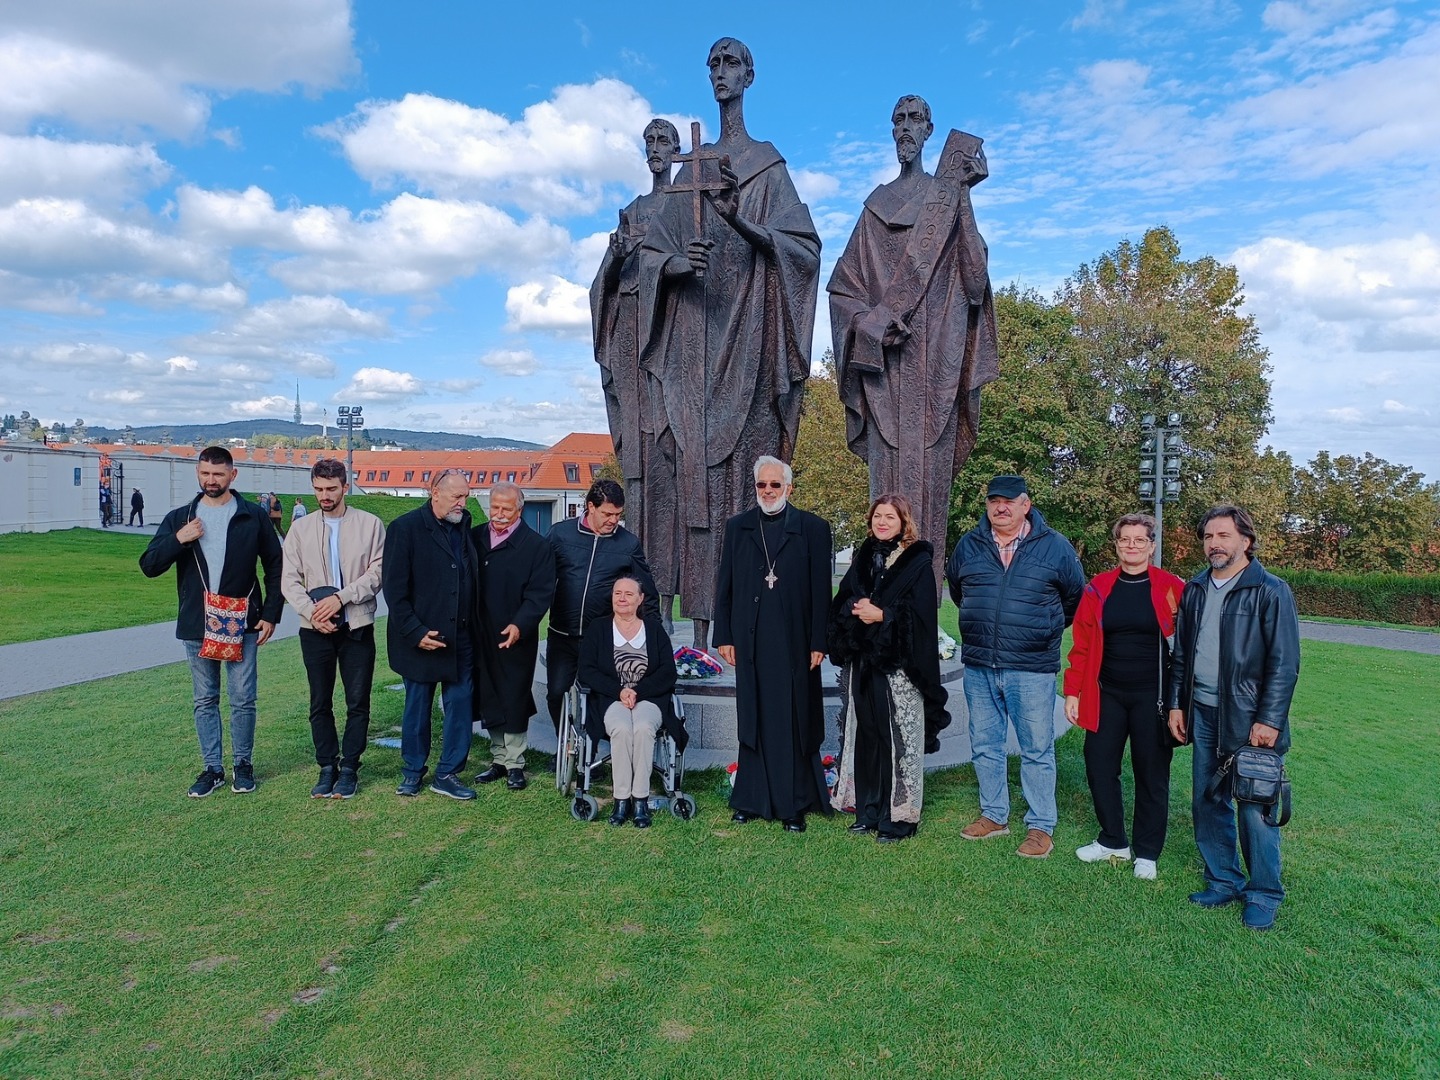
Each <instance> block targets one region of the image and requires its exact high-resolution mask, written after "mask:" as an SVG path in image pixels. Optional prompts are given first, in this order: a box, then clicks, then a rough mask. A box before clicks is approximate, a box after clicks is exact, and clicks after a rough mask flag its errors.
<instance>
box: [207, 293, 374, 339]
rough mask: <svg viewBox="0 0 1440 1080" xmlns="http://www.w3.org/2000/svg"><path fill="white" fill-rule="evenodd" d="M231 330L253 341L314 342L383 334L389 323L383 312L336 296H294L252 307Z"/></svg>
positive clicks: (237, 335)
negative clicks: (376, 311)
mask: <svg viewBox="0 0 1440 1080" xmlns="http://www.w3.org/2000/svg"><path fill="white" fill-rule="evenodd" d="M229 332H230V333H232V334H234V335H235V336H236V337H239V338H242V339H244V340H246V341H250V342H270V343H277V342H295V341H306V342H313V341H333V340H342V339H345V338H355V337H367V338H379V337H384V336H385V335H386V334H388V333H389V332H390V326H389V323H388V322H387V321H386V320H385V317H384V316H383V315H377V314H375V313H374V312H373V311H362V310H360V309H359V308H354V307H351V306H350V305H349V304H347V303H345V301H344V300H341V299H340V298H339V297H337V296H292V297H288V298H286V299H282V300H270V301H267V302H265V303H263V304H260V305H259V306H258V307H254V308H252V309H250V310H249V311H247V312H245V313H244V314H242V315H241V316H240V317H239V318H237V319H236V320H235V321H234V322H233V323H232V324H231V325H230V328H229Z"/></svg>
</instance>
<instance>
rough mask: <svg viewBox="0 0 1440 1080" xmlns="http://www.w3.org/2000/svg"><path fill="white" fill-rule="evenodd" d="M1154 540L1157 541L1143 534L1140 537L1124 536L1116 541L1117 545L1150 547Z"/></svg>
mask: <svg viewBox="0 0 1440 1080" xmlns="http://www.w3.org/2000/svg"><path fill="white" fill-rule="evenodd" d="M1154 542H1155V541H1154V540H1151V539H1150V538H1149V537H1148V536H1141V537H1138V538H1137V537H1133V536H1122V537H1121V538H1120V539H1119V540H1116V541H1115V546H1116V547H1148V546H1149V545H1150V544H1153V543H1154Z"/></svg>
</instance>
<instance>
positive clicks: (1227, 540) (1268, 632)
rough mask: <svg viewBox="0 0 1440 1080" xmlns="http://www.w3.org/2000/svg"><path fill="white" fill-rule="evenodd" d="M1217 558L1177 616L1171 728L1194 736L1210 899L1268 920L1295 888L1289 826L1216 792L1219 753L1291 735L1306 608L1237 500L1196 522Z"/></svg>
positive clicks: (1198, 828)
mask: <svg viewBox="0 0 1440 1080" xmlns="http://www.w3.org/2000/svg"><path fill="white" fill-rule="evenodd" d="M1196 535H1197V536H1199V538H1200V541H1201V543H1202V544H1203V545H1204V549H1205V558H1206V559H1207V560H1208V561H1209V563H1210V567H1209V569H1207V570H1204V571H1202V572H1201V573H1199V574H1197V575H1196V576H1195V577H1194V578H1192V579H1191V580H1190V581H1189V583H1188V584H1186V586H1185V592H1184V594H1183V595H1182V596H1181V598H1180V611H1179V614H1178V615H1177V617H1176V620H1175V653H1174V661H1173V664H1172V667H1171V671H1170V685H1169V688H1168V690H1167V692H1166V693H1167V705H1168V707H1169V709H1170V720H1169V723H1170V733H1171V735H1173V736H1174V737H1175V739H1176V741H1177V742H1182V743H1183V742H1185V741H1186V739H1187V737H1188V738H1189V740H1190V741H1191V742H1193V743H1194V745H1195V754H1194V762H1193V764H1192V770H1193V771H1192V782H1193V789H1194V790H1193V792H1192V796H1191V800H1192V801H1191V811H1192V815H1193V817H1194V821H1195V845H1196V847H1198V848H1199V849H1200V858H1201V860H1202V862H1203V863H1204V864H1205V888H1204V890H1202V891H1201V892H1197V893H1192V894H1191V895H1190V901H1191V902H1192V903H1195V904H1199V905H1200V906H1201V907H1206V908H1215V907H1224V906H1225V905H1227V904H1231V903H1234V902H1235V901H1237V900H1243V901H1244V902H1245V913H1244V923H1245V925H1246V926H1247V927H1249V928H1250V929H1252V930H1268V929H1270V927H1271V926H1273V925H1274V923H1275V912H1276V910H1278V909H1279V907H1280V902H1281V900H1283V899H1284V897H1285V890H1284V888H1283V886H1282V885H1281V884H1280V829H1279V827H1278V826H1275V825H1271V824H1269V823H1268V822H1266V820H1265V812H1264V808H1263V807H1261V806H1260V805H1258V804H1256V803H1248V802H1242V803H1240V804H1239V813H1238V819H1239V827H1238V837H1239V844H1240V850H1241V852H1242V853H1243V855H1244V857H1245V867H1246V869H1247V870H1248V871H1249V873H1250V878H1249V880H1248V881H1247V880H1246V879H1245V875H1244V874H1242V873H1241V872H1240V863H1239V860H1238V858H1237V857H1236V852H1235V844H1236V837H1237V827H1236V818H1237V813H1236V807H1235V805H1234V804H1233V803H1232V801H1231V799H1230V794H1229V791H1228V789H1222V790H1221V791H1219V792H1217V793H1216V797H1213V798H1212V797H1209V796H1208V795H1207V788H1208V787H1209V786H1210V782H1211V780H1212V778H1213V777H1214V775H1215V772H1216V770H1217V769H1218V767H1219V765H1220V763H1221V762H1222V761H1224V760H1225V759H1226V758H1228V757H1229V756H1230V755H1231V754H1233V753H1234V752H1235V751H1236V750H1237V749H1239V748H1240V747H1242V746H1246V745H1250V746H1270V747H1274V748H1275V749H1276V750H1279V751H1280V752H1281V753H1284V752H1285V751H1286V750H1287V749H1288V748H1289V746H1290V699H1291V697H1292V696H1293V695H1294V693H1295V682H1296V680H1297V678H1298V677H1299V674H1300V620H1299V618H1298V616H1297V615H1296V614H1295V597H1294V595H1293V594H1292V593H1291V592H1290V586H1289V585H1287V584H1285V582H1283V581H1281V580H1280V579H1279V578H1277V577H1276V576H1275V575H1273V574H1270V573H1268V572H1267V571H1266V570H1265V568H1264V567H1262V566H1261V565H1260V563H1259V562H1257V561H1255V559H1254V558H1253V555H1254V552H1255V525H1254V523H1253V522H1252V521H1251V520H1250V515H1249V514H1247V513H1246V512H1245V511H1244V510H1242V509H1240V508H1239V507H1238V506H1216V507H1213V508H1211V509H1210V510H1209V511H1207V512H1206V513H1205V516H1204V517H1202V518H1201V519H1200V525H1199V527H1198V528H1197V529H1196Z"/></svg>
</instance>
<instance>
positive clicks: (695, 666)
mask: <svg viewBox="0 0 1440 1080" xmlns="http://www.w3.org/2000/svg"><path fill="white" fill-rule="evenodd" d="M675 674H676V675H677V676H679V677H680V678H682V679H713V678H715V677H716V676H717V675H723V674H725V666H724V665H723V664H721V663H720V661H719V660H717V659H716V658H715V657H713V656H711V655H710V654H709V653H707V652H701V651H700V650H699V649H694V648H691V647H690V646H689V645H684V646H681V647H680V648H678V649H676V650H675Z"/></svg>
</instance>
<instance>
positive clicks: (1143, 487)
mask: <svg viewBox="0 0 1440 1080" xmlns="http://www.w3.org/2000/svg"><path fill="white" fill-rule="evenodd" d="M1183 452H1184V448H1183V446H1182V443H1181V440H1180V414H1179V413H1173V412H1172V413H1170V414H1168V415H1167V416H1165V417H1164V423H1163V424H1160V423H1157V420H1156V416H1155V414H1154V413H1146V414H1145V415H1144V416H1142V417H1141V418H1140V498H1142V499H1144V500H1145V501H1146V502H1147V503H1149V504H1150V505H1151V506H1152V507H1154V510H1155V565H1156V566H1159V565H1160V557H1161V554H1162V552H1161V549H1162V546H1163V543H1164V535H1165V534H1164V528H1165V504H1166V503H1167V502H1175V501H1176V500H1177V499H1179V498H1180V457H1181V455H1182V453H1183Z"/></svg>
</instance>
